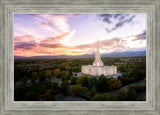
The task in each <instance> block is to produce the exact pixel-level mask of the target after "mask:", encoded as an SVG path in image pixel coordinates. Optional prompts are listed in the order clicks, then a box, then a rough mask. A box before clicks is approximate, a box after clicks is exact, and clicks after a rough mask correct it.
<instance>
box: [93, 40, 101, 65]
mask: <svg viewBox="0 0 160 115" xmlns="http://www.w3.org/2000/svg"><path fill="white" fill-rule="evenodd" d="M93 66H103V62H102V60H101V55H100V53H99V41H98V38H97V50H96V54H95V60H94V62H93Z"/></svg>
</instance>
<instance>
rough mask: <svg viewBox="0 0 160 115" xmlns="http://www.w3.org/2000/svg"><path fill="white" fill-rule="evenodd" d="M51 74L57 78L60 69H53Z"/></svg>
mask: <svg viewBox="0 0 160 115" xmlns="http://www.w3.org/2000/svg"><path fill="white" fill-rule="evenodd" d="M53 73H54V75H55V76H56V77H58V76H59V75H60V69H54V71H53Z"/></svg>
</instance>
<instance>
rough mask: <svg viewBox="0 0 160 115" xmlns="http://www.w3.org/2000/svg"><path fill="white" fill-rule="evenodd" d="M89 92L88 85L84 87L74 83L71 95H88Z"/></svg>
mask: <svg viewBox="0 0 160 115" xmlns="http://www.w3.org/2000/svg"><path fill="white" fill-rule="evenodd" d="M88 92H89V90H88V88H86V87H82V86H79V85H73V86H72V88H71V91H70V93H71V95H72V96H75V95H76V96H84V95H87V94H88Z"/></svg>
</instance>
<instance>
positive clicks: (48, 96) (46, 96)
mask: <svg viewBox="0 0 160 115" xmlns="http://www.w3.org/2000/svg"><path fill="white" fill-rule="evenodd" d="M54 93H55V91H54V90H53V89H48V90H47V91H46V92H45V93H44V95H43V96H42V100H43V101H55V98H54Z"/></svg>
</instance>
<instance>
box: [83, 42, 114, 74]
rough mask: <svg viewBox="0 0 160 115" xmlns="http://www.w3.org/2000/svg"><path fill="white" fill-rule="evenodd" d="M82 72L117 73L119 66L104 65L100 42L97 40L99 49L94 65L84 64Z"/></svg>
mask: <svg viewBox="0 0 160 115" xmlns="http://www.w3.org/2000/svg"><path fill="white" fill-rule="evenodd" d="M81 72H82V73H83V74H89V75H93V76H100V75H102V74H103V75H105V76H108V75H114V74H117V66H113V65H112V66H104V64H103V62H102V60H101V55H100V53H99V43H98V41H97V51H96V54H95V60H94V62H93V65H82V66H81Z"/></svg>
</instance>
